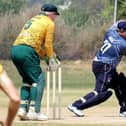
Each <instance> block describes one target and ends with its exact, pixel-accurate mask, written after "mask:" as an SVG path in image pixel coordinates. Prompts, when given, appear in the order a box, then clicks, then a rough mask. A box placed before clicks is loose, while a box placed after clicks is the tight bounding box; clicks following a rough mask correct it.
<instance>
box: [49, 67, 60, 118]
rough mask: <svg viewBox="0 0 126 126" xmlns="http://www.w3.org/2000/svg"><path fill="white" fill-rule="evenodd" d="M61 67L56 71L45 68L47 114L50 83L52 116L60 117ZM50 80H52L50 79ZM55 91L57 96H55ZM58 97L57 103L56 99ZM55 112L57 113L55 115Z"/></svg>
mask: <svg viewBox="0 0 126 126" xmlns="http://www.w3.org/2000/svg"><path fill="white" fill-rule="evenodd" d="M61 74H62V69H61V67H59V68H58V69H57V70H56V71H50V70H49V69H47V116H49V115H50V92H51V91H50V89H51V84H52V118H53V119H56V118H57V117H56V116H58V119H61V93H62V77H61ZM51 80H52V81H51ZM57 88H58V91H56V89H57ZM56 93H57V94H58V98H56V96H57V95H56ZM57 99H58V105H57V102H56V100H57ZM56 107H57V108H58V114H57V113H56ZM56 114H57V115H56Z"/></svg>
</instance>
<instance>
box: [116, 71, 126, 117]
mask: <svg viewBox="0 0 126 126" xmlns="http://www.w3.org/2000/svg"><path fill="white" fill-rule="evenodd" d="M115 85H117V88H115V89H114V90H115V94H116V97H117V99H118V101H119V105H120V116H121V117H126V77H125V75H124V74H123V73H120V74H119V75H118V81H116V83H115Z"/></svg>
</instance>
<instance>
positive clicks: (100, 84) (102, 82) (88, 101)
mask: <svg viewBox="0 0 126 126" xmlns="http://www.w3.org/2000/svg"><path fill="white" fill-rule="evenodd" d="M93 72H94V75H95V77H96V86H95V90H94V91H93V92H90V93H88V94H87V95H85V96H84V97H82V98H80V99H79V100H77V101H75V102H74V103H73V104H72V105H71V106H68V109H69V110H71V111H72V112H74V113H75V114H76V115H77V116H82V115H83V114H81V113H80V110H83V109H86V108H89V107H92V106H94V105H98V104H100V103H102V102H104V101H105V100H107V99H108V98H109V97H110V96H111V95H112V92H111V91H107V89H108V87H107V85H106V84H107V83H108V81H109V77H110V70H109V69H108V66H106V64H104V63H93ZM108 75H109V76H108Z"/></svg>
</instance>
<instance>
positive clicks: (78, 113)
mask: <svg viewBox="0 0 126 126" xmlns="http://www.w3.org/2000/svg"><path fill="white" fill-rule="evenodd" d="M68 109H69V110H70V111H71V112H73V113H74V114H75V115H76V116H78V117H83V116H84V114H83V113H82V112H81V110H79V109H77V107H75V106H73V105H72V104H71V105H68Z"/></svg>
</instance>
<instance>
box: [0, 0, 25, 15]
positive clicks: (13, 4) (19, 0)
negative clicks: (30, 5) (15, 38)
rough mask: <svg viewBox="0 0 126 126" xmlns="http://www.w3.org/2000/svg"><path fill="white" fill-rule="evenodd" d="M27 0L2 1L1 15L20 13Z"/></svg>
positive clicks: (0, 5) (0, 1)
mask: <svg viewBox="0 0 126 126" xmlns="http://www.w3.org/2000/svg"><path fill="white" fill-rule="evenodd" d="M24 3H25V0H0V14H2V15H4V14H5V13H10V12H12V13H19V11H20V10H21V8H22V7H23V5H24Z"/></svg>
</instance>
